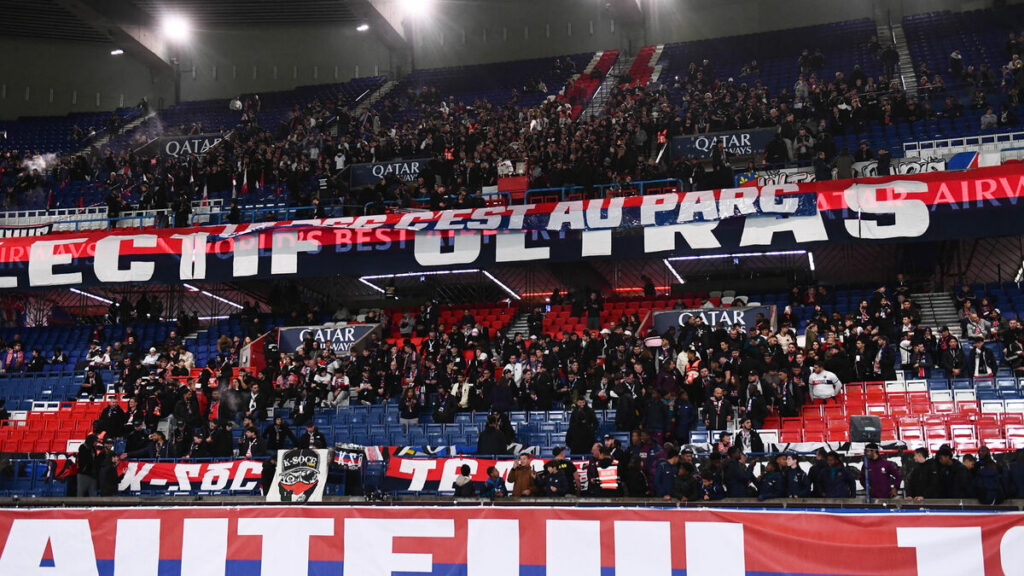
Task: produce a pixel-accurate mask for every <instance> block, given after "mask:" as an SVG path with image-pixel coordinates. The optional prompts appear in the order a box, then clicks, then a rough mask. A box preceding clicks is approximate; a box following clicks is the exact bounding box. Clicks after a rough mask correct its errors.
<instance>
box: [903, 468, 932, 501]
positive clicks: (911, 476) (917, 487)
mask: <svg viewBox="0 0 1024 576" xmlns="http://www.w3.org/2000/svg"><path fill="white" fill-rule="evenodd" d="M938 465H939V464H938V462H936V461H935V459H934V458H929V459H928V460H925V461H924V462H922V463H921V464H917V465H916V466H914V467H913V468H912V469H911V470H910V472H909V473H907V479H906V492H907V497H908V498H917V497H921V498H935V493H936V488H935V487H934V484H935V477H936V474H938V470H937V469H936V467H937V466H938Z"/></svg>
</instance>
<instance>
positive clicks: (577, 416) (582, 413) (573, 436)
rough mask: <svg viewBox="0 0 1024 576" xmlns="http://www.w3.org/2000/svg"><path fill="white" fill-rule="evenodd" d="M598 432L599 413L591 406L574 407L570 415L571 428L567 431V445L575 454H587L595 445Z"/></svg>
mask: <svg viewBox="0 0 1024 576" xmlns="http://www.w3.org/2000/svg"><path fill="white" fill-rule="evenodd" d="M595 432H597V415H596V414H594V410H593V409H591V408H590V406H584V407H583V408H573V410H572V415H571V416H570V417H569V429H568V430H567V431H566V432H565V445H566V446H568V447H569V452H570V453H573V454H586V453H587V452H589V451H590V448H591V446H593V445H594V433H595Z"/></svg>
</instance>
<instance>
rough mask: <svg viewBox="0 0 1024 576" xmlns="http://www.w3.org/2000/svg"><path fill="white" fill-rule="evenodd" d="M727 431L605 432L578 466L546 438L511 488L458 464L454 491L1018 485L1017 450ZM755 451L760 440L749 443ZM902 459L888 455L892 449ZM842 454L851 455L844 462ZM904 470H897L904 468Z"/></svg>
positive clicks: (874, 492) (799, 495)
mask: <svg viewBox="0 0 1024 576" xmlns="http://www.w3.org/2000/svg"><path fill="white" fill-rule="evenodd" d="M749 452H750V450H746V451H744V449H743V447H742V446H740V445H739V444H733V443H732V441H731V435H730V434H727V433H726V434H723V435H722V438H721V441H720V442H718V443H717V445H715V446H713V448H712V450H711V452H710V453H695V452H694V450H692V449H691V448H686V447H684V448H682V449H680V448H679V447H677V446H676V445H674V444H672V443H670V442H666V443H664V444H660V445H659V444H658V443H657V442H655V441H653V440H652V438H651V437H650V435H647V434H643V433H639V434H635V435H634V437H633V441H632V442H631V443H630V445H629V446H627V447H625V449H623V448H622V447H621V446H619V445H618V441H616V440H615V439H613V438H612V437H611V436H607V437H606V438H605V439H604V441H603V442H599V443H595V444H594V445H593V448H592V450H591V454H590V458H589V460H588V461H587V462H586V464H585V465H583V467H582V468H577V465H576V464H574V463H573V462H572V461H570V460H568V459H567V457H566V449H565V448H564V447H556V448H555V449H554V452H553V454H552V458H551V459H550V460H548V461H547V462H545V464H544V467H543V470H542V471H539V472H538V471H537V470H536V469H535V468H534V467H533V466H532V465H531V456H530V455H529V454H521V455H520V456H519V457H518V459H517V463H516V465H515V466H514V467H513V468H512V469H511V470H510V471H509V473H508V481H509V482H510V483H511V484H512V486H513V490H512V492H511V493H509V492H508V491H507V490H506V487H505V483H504V481H503V480H502V479H501V478H500V477H499V475H498V473H497V470H496V469H494V468H490V469H489V470H488V471H487V472H488V479H487V480H486V481H484V482H483V483H481V484H482V486H480V487H479V489H478V487H477V486H474V484H473V482H472V479H471V478H470V476H469V471H468V467H466V468H465V469H464V470H463V471H462V475H461V476H460V479H461V482H460V481H459V480H457V481H456V485H455V486H456V487H455V496H456V497H471V496H482V497H485V498H498V497H513V498H522V497H530V496H534V497H546V498H558V497H563V496H582V497H586V496H593V497H603V498H617V497H629V498H657V499H661V500H664V501H679V502H708V501H718V500H724V499H730V500H731V499H751V498H756V499H758V500H762V501H763V500H773V499H790V500H802V499H809V498H811V499H813V498H818V499H820V498H825V499H850V498H855V497H857V496H858V485H859V486H860V487H861V488H862V489H863V491H862V492H861V494H862V495H863V494H865V493H868V494H869V495H870V497H871V498H873V499H878V500H901V499H905V500H908V501H914V502H923V501H928V500H935V499H956V500H975V499H976V500H977V501H978V502H980V503H982V504H999V503H1002V502H1003V501H1004V500H1006V499H1009V498H1014V497H1020V496H1021V495H1024V451H1020V452H1018V453H1017V454H1016V455H1015V457H1014V459H1013V460H1012V461H1009V462H1006V463H1004V462H1001V461H998V460H996V458H994V457H993V454H991V453H990V452H989V450H988V449H987V448H982V449H981V450H979V453H978V455H977V456H976V457H975V456H974V455H965V456H964V457H963V459H962V461H961V460H958V459H956V457H955V456H954V453H953V450H952V449H951V448H950V447H949V446H948V445H943V446H941V447H940V448H939V449H938V450H937V451H936V452H935V454H929V452H928V449H927V448H918V449H916V450H914V451H912V452H910V453H908V454H904V453H902V452H899V453H897V451H882V450H880V449H879V446H878V445H877V444H874V443H869V444H867V445H866V447H865V449H864V457H863V459H860V458H859V457H845V458H844V456H843V455H841V454H839V453H838V452H836V451H828V450H826V449H825V448H819V449H818V450H817V451H816V452H815V453H814V454H813V455H812V456H811V457H809V458H807V457H804V456H802V455H800V454H798V453H795V452H778V453H762V454H754V455H748V453H749ZM758 452H760V450H758ZM901 456H902V457H905V458H906V460H907V461H906V464H905V465H903V466H901V465H900V464H897V463H896V462H897V461H900V459H901V458H900V457H901ZM851 460H852V461H854V462H856V461H859V462H858V463H859V464H860V465H859V466H858V467H854V466H852V465H851ZM904 470H906V471H907V472H906V474H904Z"/></svg>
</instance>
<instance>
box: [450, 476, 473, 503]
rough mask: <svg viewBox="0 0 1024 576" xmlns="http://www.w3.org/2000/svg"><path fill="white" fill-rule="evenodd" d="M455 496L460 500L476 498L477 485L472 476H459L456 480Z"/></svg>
mask: <svg viewBox="0 0 1024 576" xmlns="http://www.w3.org/2000/svg"><path fill="white" fill-rule="evenodd" d="M455 495H456V496H457V497H460V498H470V497H473V496H476V484H475V483H474V482H473V478H472V477H471V476H457V477H456V478H455Z"/></svg>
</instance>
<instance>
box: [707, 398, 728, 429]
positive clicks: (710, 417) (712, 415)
mask: <svg viewBox="0 0 1024 576" xmlns="http://www.w3.org/2000/svg"><path fill="white" fill-rule="evenodd" d="M732 418H733V415H732V404H731V403H730V402H729V401H728V400H726V399H725V392H724V391H723V390H722V389H721V388H715V390H714V393H713V396H712V397H711V398H709V399H708V401H707V402H706V403H705V404H704V426H705V427H706V428H707V429H708V430H725V429H726V428H729V423H730V422H732Z"/></svg>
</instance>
